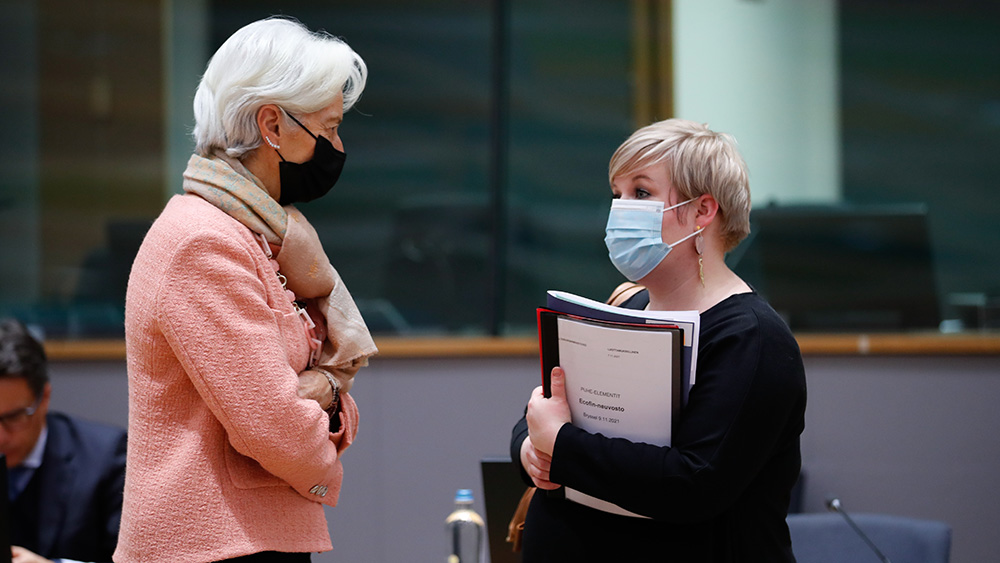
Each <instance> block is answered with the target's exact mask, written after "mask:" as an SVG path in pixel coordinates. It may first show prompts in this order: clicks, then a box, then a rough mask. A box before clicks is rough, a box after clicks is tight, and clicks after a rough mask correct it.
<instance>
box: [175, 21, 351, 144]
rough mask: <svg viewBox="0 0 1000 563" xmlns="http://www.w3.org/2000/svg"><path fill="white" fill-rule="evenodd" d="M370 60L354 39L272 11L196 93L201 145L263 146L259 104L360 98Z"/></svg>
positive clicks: (286, 106) (220, 59) (238, 37)
mask: <svg viewBox="0 0 1000 563" xmlns="http://www.w3.org/2000/svg"><path fill="white" fill-rule="evenodd" d="M367 79H368V67H367V66H365V62H364V61H363V60H362V59H361V57H360V56H359V55H358V54H357V53H355V52H354V51H353V50H352V49H351V48H350V47H349V46H348V45H347V43H344V42H343V41H342V40H341V39H339V38H337V37H334V36H332V35H330V34H328V33H325V32H311V31H309V30H308V29H307V28H306V27H305V26H304V25H302V24H301V23H299V22H298V21H295V20H291V19H286V18H268V19H264V20H260V21H256V22H253V23H251V24H249V25H246V26H244V27H242V28H241V29H240V30H239V31H237V32H236V33H234V34H233V35H232V36H230V37H229V39H227V40H226V42H225V43H223V44H222V46H221V47H219V50H218V51H216V52H215V55H213V56H212V59H211V60H210V61H208V67H207V68H206V69H205V74H204V75H202V77H201V83H200V84H198V90H197V91H196V92H195V95H194V118H195V126H194V139H195V152H197V153H198V154H199V155H202V156H209V155H210V154H211V153H212V152H213V151H216V150H219V149H221V150H224V151H226V154H228V155H229V156H231V157H234V158H240V157H241V156H243V154H245V153H246V152H247V151H250V150H253V149H255V148H257V147H258V146H260V144H261V142H262V138H261V134H260V130H259V129H258V127H257V110H258V109H260V107H261V106H263V105H265V104H275V105H277V106H278V107H280V108H281V109H282V110H285V111H287V112H290V113H292V114H293V115H295V114H299V115H301V114H306V113H312V112H314V111H319V110H321V109H323V108H325V107H326V106H328V105H330V104H332V103H333V102H334V100H335V99H336V98H337V96H338V95H339V94H343V96H344V111H345V112H346V111H347V110H349V109H350V108H351V106H353V105H354V103H355V102H357V101H358V98H359V97H361V92H362V91H363V90H364V88H365V82H366V81H367Z"/></svg>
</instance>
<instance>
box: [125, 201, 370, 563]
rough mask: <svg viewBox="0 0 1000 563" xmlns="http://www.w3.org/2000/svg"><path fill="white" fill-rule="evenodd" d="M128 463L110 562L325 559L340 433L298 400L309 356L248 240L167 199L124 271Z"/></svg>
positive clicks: (228, 223)
mask: <svg viewBox="0 0 1000 563" xmlns="http://www.w3.org/2000/svg"><path fill="white" fill-rule="evenodd" d="M125 341H126V349H127V355H128V376H129V433H128V440H129V443H128V461H127V469H126V476H125V501H124V506H123V510H122V525H121V532H120V534H119V542H118V549H117V551H116V552H115V555H114V560H115V561H116V562H119V563H139V562H153V561H157V562H162V561H184V562H188V563H197V562H202V561H217V560H219V559H225V558H231V557H236V556H241V555H246V554H250V553H255V552H259V551H286V552H317V551H328V550H330V549H332V546H331V544H330V536H329V531H328V529H327V523H326V518H325V516H324V513H323V505H324V504H326V505H330V506H334V505H336V503H337V497H338V495H339V492H340V485H341V478H342V475H343V469H342V467H341V463H340V459H339V455H340V452H342V451H343V450H344V449H345V448H347V446H348V445H350V443H351V441H352V440H353V438H354V436H355V434H356V432H357V420H358V414H357V407H356V406H355V403H354V401H353V400H352V399H351V397H350V395H347V394H344V395H343V396H342V399H341V401H342V405H343V408H342V411H343V412H342V413H341V415H340V417H341V430H340V431H338V432H337V433H331V432H330V431H329V428H330V424H329V417H328V416H327V414H326V413H325V412H324V411H323V410H322V409H321V408H320V406H319V405H318V404H317V403H316V402H315V401H311V400H305V399H300V398H299V397H298V395H297V374H298V372H300V371H301V370H303V369H305V368H306V364H307V362H308V357H309V346H308V343H307V340H306V336H305V333H304V331H303V328H302V325H301V321H300V319H299V318H298V317H297V316H296V315H295V314H294V310H293V307H292V304H291V302H290V300H289V298H288V296H287V295H286V294H285V292H284V290H283V289H282V287H281V284H280V283H279V282H278V279H277V277H276V276H275V274H274V270H273V269H272V268H271V266H270V265H269V263H268V259H267V257H266V256H265V254H264V252H263V250H262V248H261V246H260V243H259V242H258V240H257V239H256V238H255V235H254V234H253V233H252V232H251V231H250V230H249V229H247V228H246V227H244V226H243V225H242V224H240V223H239V222H237V221H236V220H234V219H233V218H231V217H230V216H229V215H227V214H226V213H224V212H223V211H221V210H219V209H218V208H216V207H215V206H213V205H212V204H210V203H208V202H206V201H205V200H203V199H201V198H200V197H198V196H195V195H190V194H188V195H180V196H174V197H173V198H172V199H171V200H170V201H169V202H168V203H167V206H166V208H165V209H164V210H163V213H162V214H161V215H160V217H159V218H158V219H157V220H156V222H155V223H153V226H152V228H151V229H150V231H149V233H148V234H147V236H146V239H145V241H144V242H143V244H142V248H141V249H140V250H139V254H138V256H137V257H136V260H135V263H134V265H133V267H132V274H131V277H130V279H129V285H128V294H127V297H126V306H125Z"/></svg>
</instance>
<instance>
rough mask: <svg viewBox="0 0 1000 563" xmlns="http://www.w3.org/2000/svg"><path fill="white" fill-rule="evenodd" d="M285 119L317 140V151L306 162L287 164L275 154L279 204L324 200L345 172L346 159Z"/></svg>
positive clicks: (330, 145)
mask: <svg viewBox="0 0 1000 563" xmlns="http://www.w3.org/2000/svg"><path fill="white" fill-rule="evenodd" d="M288 117H291V118H292V121H294V122H295V123H298V124H299V127H301V128H303V129H305V130H306V133H309V136H311V137H312V138H313V139H316V148H315V149H314V152H313V156H312V158H311V159H309V160H307V161H306V162H288V161H286V160H285V157H283V156H281V153H280V152H279V153H278V158H280V159H281V162H279V163H278V177H279V179H280V181H281V196H280V197H279V198H278V203H279V204H281V205H291V204H293V203H300V202H306V201H312V200H314V199H319V198H321V197H323V196H325V195H326V194H327V193H328V192H329V191H330V189H331V188H333V185H334V184H336V183H337V179H338V178H340V173H341V171H343V170H344V161H345V160H347V155H346V154H344V153H343V152H341V151H338V150H337V149H335V148H334V147H333V144H332V143H330V141H329V139H327V138H326V137H323V136H316V135H313V134H312V131H310V130H309V129H307V128H306V126H305V125H302V123H300V122H299V120H298V119H295V118H294V117H292V115H291V114H288ZM275 152H277V150H276V151H275Z"/></svg>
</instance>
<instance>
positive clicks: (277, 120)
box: [257, 104, 281, 149]
mask: <svg viewBox="0 0 1000 563" xmlns="http://www.w3.org/2000/svg"><path fill="white" fill-rule="evenodd" d="M280 125H281V110H280V109H279V108H278V106H276V105H274V104H265V105H263V106H261V107H260V109H258V110H257V129H258V130H259V131H260V136H261V137H263V138H264V141H265V142H267V144H268V145H270V146H271V147H273V148H275V149H277V148H278V147H279V146H280V145H281V129H280Z"/></svg>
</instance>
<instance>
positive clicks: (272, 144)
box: [264, 137, 281, 150]
mask: <svg viewBox="0 0 1000 563" xmlns="http://www.w3.org/2000/svg"><path fill="white" fill-rule="evenodd" d="M264 140H265V141H267V144H269V145H271V148H272V149H275V150H277V149H280V148H281V147H279V146H278V145H276V144H274V142H272V141H271V138H270V137H264Z"/></svg>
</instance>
